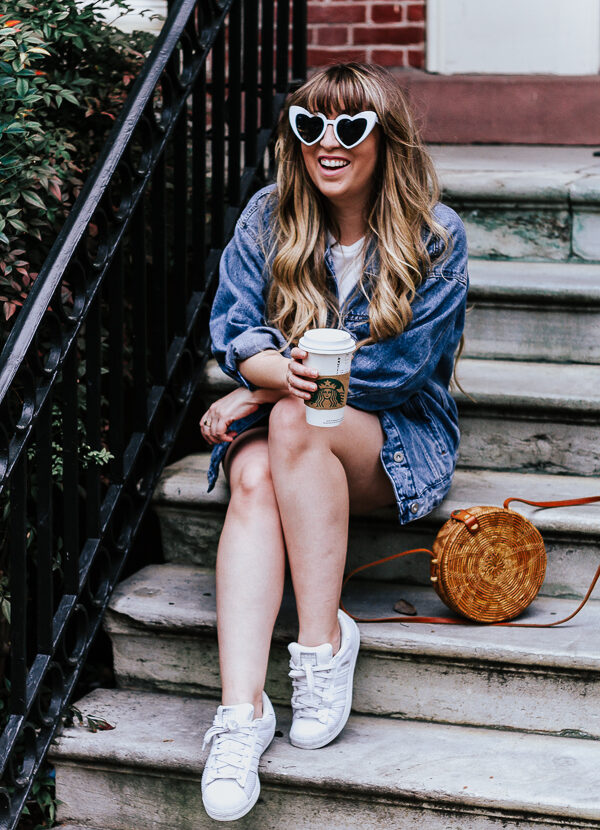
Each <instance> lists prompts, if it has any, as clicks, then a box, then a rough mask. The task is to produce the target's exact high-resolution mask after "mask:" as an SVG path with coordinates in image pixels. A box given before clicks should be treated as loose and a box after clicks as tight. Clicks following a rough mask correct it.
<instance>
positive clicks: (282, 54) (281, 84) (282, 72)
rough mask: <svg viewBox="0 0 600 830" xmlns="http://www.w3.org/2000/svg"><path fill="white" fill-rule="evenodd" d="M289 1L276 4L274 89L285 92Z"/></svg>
mask: <svg viewBox="0 0 600 830" xmlns="http://www.w3.org/2000/svg"><path fill="white" fill-rule="evenodd" d="M289 27H290V0H278V2H277V58H276V89H277V92H287V88H288V78H289V48H290V47H289Z"/></svg>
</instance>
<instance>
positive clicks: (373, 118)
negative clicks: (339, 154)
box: [289, 104, 379, 150]
mask: <svg viewBox="0 0 600 830" xmlns="http://www.w3.org/2000/svg"><path fill="white" fill-rule="evenodd" d="M299 115H308V116H309V117H310V118H320V119H321V121H322V122H323V130H322V132H321V133H320V134H319V135H318V137H317V138H315V140H314V141H306V140H305V139H304V138H302V136H301V135H300V133H299V132H298V129H297V127H296V118H297V117H298V116H299ZM355 118H364V119H366V122H367V128H366V130H365V131H364V133H363V134H362V136H361V137H360V138H359V139H358V141H355V142H354V144H344V142H343V141H342V139H341V138H340V136H339V134H338V131H337V125H338V123H339V122H340V121H354V119H355ZM289 119H290V126H291V128H292V132H293V133H294V135H295V136H296V138H298V139H299V140H300V141H301V142H302V143H303V144H305V145H306V146H307V147H312V145H313V144H316V143H317V142H318V141H320V140H321V139H322V138H323V136H324V135H325V133H326V132H327V127H328V125H329V124H331V125H332V126H333V133H334V135H335V137H336V138H337V140H338V141H339V143H340V144H341V145H342V147H344V149H346V150H351V149H352V148H353V147H357V146H358V145H359V144H361V143H362V142H363V141H364V140H365V138H367V136H368V135H369V134H370V133H371V131H372V130H373V127H374V126H375V124H379V119H378V118H377V113H375V112H373V110H365V111H364V112H357V113H356V115H346V114H345V113H342V115H338V117H337V118H333V119H331V118H326V117H325V116H324V115H323V113H322V112H309V111H308V110H306V109H304V107H299V106H297V105H296V104H294V105H293V106H291V107H290V110H289Z"/></svg>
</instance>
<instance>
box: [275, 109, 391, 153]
mask: <svg viewBox="0 0 600 830" xmlns="http://www.w3.org/2000/svg"><path fill="white" fill-rule="evenodd" d="M289 114H290V124H291V127H292V130H293V132H294V135H295V136H297V138H299V139H300V141H301V142H302V143H303V144H307V145H308V146H309V147H310V145H311V144H316V143H317V141H319V140H320V139H321V138H323V136H324V135H325V131H326V130H327V125H328V124H332V125H333V132H334V135H335V137H336V138H337V140H338V141H339V142H340V144H341V145H342V147H345V148H346V150H350V149H352V147H356V145H357V144H360V142H361V141H364V140H365V138H366V137H367V136H368V135H369V133H370V132H371V130H372V129H373V127H374V126H375V124H378V123H379V122H378V120H377V114H376V113H374V112H373V111H372V110H366V111H365V112H359V113H358V114H357V115H338V117H337V118H334V119H330V118H327V116H325V115H323V113H322V112H309V111H308V110H305V109H304V107H298V106H292V107H290V113H289Z"/></svg>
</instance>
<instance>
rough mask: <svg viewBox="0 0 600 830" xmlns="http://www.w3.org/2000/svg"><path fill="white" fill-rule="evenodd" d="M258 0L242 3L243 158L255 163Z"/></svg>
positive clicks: (249, 164)
mask: <svg viewBox="0 0 600 830" xmlns="http://www.w3.org/2000/svg"><path fill="white" fill-rule="evenodd" d="M257 43H258V0H246V2H245V3H244V89H245V91H246V95H245V99H244V139H245V141H244V152H245V156H244V160H245V164H246V167H254V166H255V165H256V138H257V133H256V126H257V121H258V117H257V116H258V49H257V47H256V44H257Z"/></svg>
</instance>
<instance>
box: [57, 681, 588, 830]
mask: <svg viewBox="0 0 600 830" xmlns="http://www.w3.org/2000/svg"><path fill="white" fill-rule="evenodd" d="M80 706H81V708H82V710H83V711H84V712H85V713H86V714H95V715H98V716H100V717H104V718H106V719H107V720H108V721H109V722H110V723H112V724H113V725H115V729H114V730H112V731H108V732H96V733H94V734H92V733H90V732H86V731H84V730H81V729H77V728H71V729H68V730H65V732H64V734H63V736H62V738H61V739H60V742H59V744H58V746H57V747H55V749H54V750H53V761H54V763H55V764H56V768H57V796H58V798H59V799H60V801H61V802H62V805H61V814H62V816H64V819H65V820H68V821H73V822H81V821H84V822H85V820H86V817H87V816H94V817H95V822H96V824H98V823H100V824H101V826H102V827H103V828H105V830H133V828H135V830H173V828H174V827H177V830H203V828H210V827H213V826H215V825H214V823H213V822H212V821H211V820H210V819H208V818H207V816H206V814H205V813H204V810H203V808H202V803H201V795H200V778H201V774H202V760H203V756H202V752H201V745H202V736H203V732H204V730H205V729H206V728H207V727H208V725H209V724H210V722H211V719H212V715H213V713H214V703H213V702H212V701H211V702H208V703H207V702H205V701H203V700H199V699H194V698H185V697H179V696H171V695H159V694H155V693H149V692H129V691H123V690H106V689H103V690H97V691H95V692H92V694H90V695H88V696H87V697H86V698H85V699H84V700H83V701H81V702H80ZM277 716H278V732H277V733H276V737H275V740H274V741H273V744H272V745H271V747H270V748H269V749H268V750H267V752H266V753H265V754H264V755H263V757H262V760H261V765H260V776H261V785H262V792H261V797H260V799H259V801H258V803H257V805H256V807H255V808H254V810H253V811H252V812H251V813H250V814H249V815H248V816H247V817H246V818H244V819H241V820H240V821H239V822H238V823H236V827H239V828H241V830H243V828H258V827H260V828H261V830H263V828H264V830H281V828H293V829H294V830H315V828H317V827H318V828H323V830H339V829H340V828H342V827H343V828H344V830H371V829H372V830H375V828H382V827H390V828H392V827H402V828H403V830H423V828H427V830H465V828H469V830H500V828H505V830H517V828H518V830H524V829H525V828H526V830H550V828H552V830H556V828H559V827H560V828H580V829H581V830H583V828H587V829H589V828H598V827H600V805H599V802H598V798H597V793H598V789H599V787H600V742H598V741H588V740H580V739H574V738H571V739H565V738H556V737H553V736H546V735H531V734H522V733H514V732H501V731H498V730H485V729H483V730H482V729H472V728H467V727H456V726H446V725H440V724H429V723H418V722H411V721H397V720H392V719H384V718H370V717H365V716H357V715H355V716H352V717H351V718H350V721H349V722H348V725H347V727H346V729H345V730H344V732H343V733H342V735H341V736H340V737H339V738H338V739H337V740H335V741H334V742H333V743H332V744H330V745H329V746H327V747H325V748H324V749H322V750H319V751H318V752H311V753H307V752H306V751H305V750H300V749H297V748H295V747H293V746H291V745H290V744H289V743H288V740H287V733H288V729H289V713H288V711H287V710H278V712H277ZM309 756H310V757H309ZM174 816H176V820H174Z"/></svg>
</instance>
